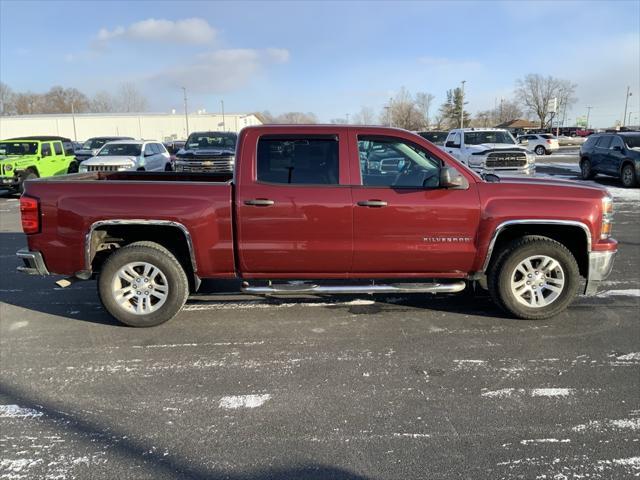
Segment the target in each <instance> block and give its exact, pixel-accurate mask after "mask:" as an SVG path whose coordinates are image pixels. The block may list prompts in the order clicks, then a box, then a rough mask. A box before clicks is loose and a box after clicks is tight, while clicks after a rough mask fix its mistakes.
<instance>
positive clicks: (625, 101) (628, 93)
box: [622, 87, 631, 127]
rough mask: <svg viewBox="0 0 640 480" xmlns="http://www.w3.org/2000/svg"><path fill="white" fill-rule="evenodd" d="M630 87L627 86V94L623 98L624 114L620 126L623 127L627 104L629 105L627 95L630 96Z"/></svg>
mask: <svg viewBox="0 0 640 480" xmlns="http://www.w3.org/2000/svg"><path fill="white" fill-rule="evenodd" d="M630 89H631V87H627V94H626V95H625V98H624V115H623V116H622V126H623V127H624V125H625V123H624V121H625V120H626V119H627V106H628V105H629V97H630V96H631V92H630V91H629V90H630Z"/></svg>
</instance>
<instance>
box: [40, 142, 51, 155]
mask: <svg viewBox="0 0 640 480" xmlns="http://www.w3.org/2000/svg"><path fill="white" fill-rule="evenodd" d="M40 155H42V156H43V157H50V156H51V144H50V143H43V144H42V146H41V147H40Z"/></svg>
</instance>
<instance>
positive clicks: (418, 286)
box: [242, 280, 466, 295]
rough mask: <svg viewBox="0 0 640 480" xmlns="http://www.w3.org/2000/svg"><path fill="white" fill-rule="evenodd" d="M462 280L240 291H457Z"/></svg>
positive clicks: (286, 286) (288, 285) (285, 285)
mask: <svg viewBox="0 0 640 480" xmlns="http://www.w3.org/2000/svg"><path fill="white" fill-rule="evenodd" d="M465 286H466V284H465V282H464V281H462V280H461V281H457V282H451V283H396V284H389V285H383V284H379V285H375V284H372V285H313V284H308V283H307V284H299V283H283V284H281V285H268V286H263V287H252V286H251V285H249V284H248V283H245V284H243V286H242V292H243V293H251V294H255V295H295V294H316V293H318V294H319V293H321V294H341V293H351V294H354V293H355V294H358V293H457V292H461V291H462V290H464V289H465Z"/></svg>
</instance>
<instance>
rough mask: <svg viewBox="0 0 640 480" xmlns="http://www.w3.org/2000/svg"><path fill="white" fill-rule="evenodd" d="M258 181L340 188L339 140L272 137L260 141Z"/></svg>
mask: <svg viewBox="0 0 640 480" xmlns="http://www.w3.org/2000/svg"><path fill="white" fill-rule="evenodd" d="M257 167H258V181H262V182H269V183H284V184H302V185H304V184H306V185H337V184H338V180H339V170H338V140H337V138H335V137H331V138H317V137H316V138H314V137H313V136H310V137H304V138H303V137H300V138H269V137H262V138H260V140H259V141H258V160H257Z"/></svg>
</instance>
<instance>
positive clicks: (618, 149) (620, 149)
mask: <svg viewBox="0 0 640 480" xmlns="http://www.w3.org/2000/svg"><path fill="white" fill-rule="evenodd" d="M613 149H614V150H615V151H616V152H624V148H622V147H621V146H620V145H616V146H615V147H613Z"/></svg>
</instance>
